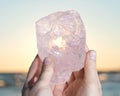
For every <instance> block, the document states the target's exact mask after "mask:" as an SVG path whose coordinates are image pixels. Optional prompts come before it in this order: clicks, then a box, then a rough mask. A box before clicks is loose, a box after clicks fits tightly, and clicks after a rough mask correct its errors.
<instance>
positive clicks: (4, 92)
mask: <svg viewBox="0 0 120 96" xmlns="http://www.w3.org/2000/svg"><path fill="white" fill-rule="evenodd" d="M99 77H100V80H101V84H102V91H103V96H120V73H119V72H109V73H108V72H107V73H105V72H99ZM25 78H26V74H0V96H21V89H22V86H23V83H24V80H25Z"/></svg>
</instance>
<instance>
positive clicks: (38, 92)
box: [22, 55, 65, 96]
mask: <svg viewBox="0 0 120 96" xmlns="http://www.w3.org/2000/svg"><path fill="white" fill-rule="evenodd" d="M53 66H54V64H53V61H52V60H51V58H45V59H44V61H43V63H42V61H41V59H40V58H39V56H38V55H37V56H36V57H35V59H34V61H33V63H32V65H31V67H30V69H29V72H28V75H27V79H26V81H25V84H24V86H23V89H22V96H62V92H63V89H64V86H65V84H61V85H57V86H50V85H49V83H50V79H51V77H52V74H53Z"/></svg>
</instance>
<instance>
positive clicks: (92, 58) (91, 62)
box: [84, 50, 98, 83]
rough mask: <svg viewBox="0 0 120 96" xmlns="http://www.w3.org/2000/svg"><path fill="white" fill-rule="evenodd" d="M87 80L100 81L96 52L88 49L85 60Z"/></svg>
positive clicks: (88, 81)
mask: <svg viewBox="0 0 120 96" xmlns="http://www.w3.org/2000/svg"><path fill="white" fill-rule="evenodd" d="M84 70H85V80H86V81H87V83H95V81H98V75H97V70H96V52H95V51H93V50H92V51H88V52H87V56H86V62H85V69H84Z"/></svg>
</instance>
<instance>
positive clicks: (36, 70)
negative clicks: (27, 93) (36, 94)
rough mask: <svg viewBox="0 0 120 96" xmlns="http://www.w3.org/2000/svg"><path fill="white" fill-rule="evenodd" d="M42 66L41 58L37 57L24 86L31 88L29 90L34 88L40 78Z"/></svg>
mask: <svg viewBox="0 0 120 96" xmlns="http://www.w3.org/2000/svg"><path fill="white" fill-rule="evenodd" d="M41 66H42V62H41V60H40V58H39V56H38V55H37V56H36V57H35V59H34V61H33V62H32V64H31V66H30V68H29V71H28V74H27V78H26V81H25V85H24V86H25V87H29V88H31V87H33V85H34V83H35V82H36V81H37V79H38V76H39V74H40V68H41Z"/></svg>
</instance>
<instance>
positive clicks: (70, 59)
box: [36, 10, 86, 84]
mask: <svg viewBox="0 0 120 96" xmlns="http://www.w3.org/2000/svg"><path fill="white" fill-rule="evenodd" d="M36 31H37V46H38V54H39V56H40V57H41V59H42V60H43V59H44V58H45V57H48V56H50V57H52V58H53V59H54V63H55V65H54V74H53V77H52V79H51V84H60V83H64V82H66V81H67V80H68V78H69V77H70V75H71V73H72V72H73V71H78V70H80V69H82V68H83V66H84V59H85V45H86V38H85V28H84V25H83V22H82V20H81V18H80V15H79V13H78V12H76V11H74V10H71V11H65V12H62V11H60V12H56V13H53V14H50V15H48V16H46V17H43V18H41V19H40V20H38V21H37V22H36Z"/></svg>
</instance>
